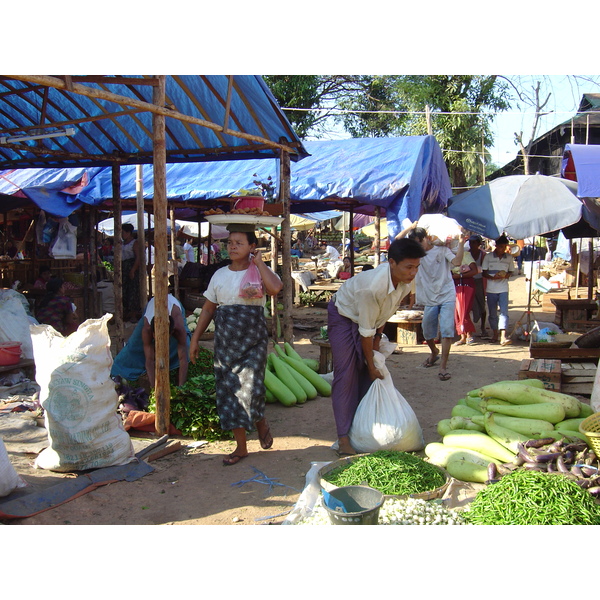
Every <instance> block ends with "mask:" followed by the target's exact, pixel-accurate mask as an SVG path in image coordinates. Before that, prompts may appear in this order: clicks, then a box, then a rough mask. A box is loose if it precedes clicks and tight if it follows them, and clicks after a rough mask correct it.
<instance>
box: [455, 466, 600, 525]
mask: <svg viewBox="0 0 600 600" xmlns="http://www.w3.org/2000/svg"><path fill="white" fill-rule="evenodd" d="M463 518H464V519H465V520H467V521H468V522H469V523H471V524H473V525H600V506H599V505H598V504H596V502H595V500H594V498H593V497H592V495H591V494H590V493H589V492H588V491H586V490H584V489H582V488H581V487H579V485H577V483H576V482H575V481H572V480H570V479H568V478H567V477H565V476H564V475H562V474H560V473H541V472H539V471H528V470H516V471H513V472H512V473H508V474H507V475H504V476H503V477H502V479H500V481H498V482H497V483H493V484H491V485H488V486H487V487H486V488H484V489H483V490H481V491H479V492H478V493H477V495H476V496H475V499H474V500H473V502H471V505H470V508H469V510H468V511H466V512H465V513H463Z"/></svg>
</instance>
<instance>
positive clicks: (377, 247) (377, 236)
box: [374, 206, 381, 267]
mask: <svg viewBox="0 0 600 600" xmlns="http://www.w3.org/2000/svg"><path fill="white" fill-rule="evenodd" d="M380 255H381V208H380V207H379V206H376V207H375V263H374V264H375V266H376V267H377V266H379V262H380V258H379V257H380Z"/></svg>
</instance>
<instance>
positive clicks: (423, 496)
mask: <svg viewBox="0 0 600 600" xmlns="http://www.w3.org/2000/svg"><path fill="white" fill-rule="evenodd" d="M368 455H369V453H364V454H355V455H353V456H345V457H343V458H339V459H338V460H334V461H333V462H330V463H329V464H327V465H325V466H324V467H321V468H320V469H319V472H318V477H319V484H320V485H321V487H322V488H323V489H324V490H325V491H327V492H330V491H331V490H335V489H336V488H337V486H335V485H333V484H332V483H330V482H329V481H327V480H326V479H325V476H326V475H327V474H328V473H330V472H331V471H333V470H334V469H337V468H338V467H342V466H345V465H347V464H348V463H351V462H352V461H354V460H356V459H357V458H360V457H362V456H368ZM438 468H439V469H440V471H442V472H443V474H444V476H445V477H446V483H444V484H443V485H442V486H440V487H438V488H436V489H434V490H429V491H425V492H419V493H416V494H404V495H390V494H385V498H399V499H406V498H418V499H420V500H435V499H436V498H441V497H442V496H443V495H444V492H445V491H446V489H447V488H448V486H449V485H450V479H451V478H450V476H449V475H448V473H447V472H446V471H445V470H444V469H442V468H441V467H438ZM365 485H366V484H365Z"/></svg>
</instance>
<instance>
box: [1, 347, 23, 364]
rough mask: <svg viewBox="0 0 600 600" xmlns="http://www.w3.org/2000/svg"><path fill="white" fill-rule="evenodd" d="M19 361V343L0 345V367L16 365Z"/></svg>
mask: <svg viewBox="0 0 600 600" xmlns="http://www.w3.org/2000/svg"><path fill="white" fill-rule="evenodd" d="M20 360H21V342H1V343H0V366H2V367H6V366H9V365H18V364H19V361H20Z"/></svg>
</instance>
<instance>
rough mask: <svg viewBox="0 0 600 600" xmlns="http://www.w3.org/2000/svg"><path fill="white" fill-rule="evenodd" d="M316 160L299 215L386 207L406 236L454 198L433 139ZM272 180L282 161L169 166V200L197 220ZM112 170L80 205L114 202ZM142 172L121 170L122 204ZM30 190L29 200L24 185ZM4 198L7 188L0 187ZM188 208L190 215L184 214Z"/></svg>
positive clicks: (334, 149) (346, 148)
mask: <svg viewBox="0 0 600 600" xmlns="http://www.w3.org/2000/svg"><path fill="white" fill-rule="evenodd" d="M304 146H305V148H306V151H308V152H309V153H310V156H308V157H306V158H304V159H303V160H300V161H298V162H296V163H292V165H291V190H290V198H291V207H290V211H291V212H292V213H295V214H298V213H316V212H323V211H327V210H338V211H349V210H353V211H354V212H355V213H356V214H363V215H370V216H372V215H374V214H375V207H380V209H381V216H384V217H387V220H388V224H389V227H390V234H391V235H396V234H397V233H399V232H400V231H401V229H402V228H401V223H402V221H403V220H404V219H410V220H411V221H415V220H418V218H419V217H420V216H421V215H422V214H423V213H439V212H441V211H442V210H443V209H444V208H445V207H446V205H447V202H448V199H449V198H450V197H451V195H452V191H451V186H450V178H449V176H448V171H447V169H446V165H445V163H444V160H443V157H442V153H441V150H440V148H439V145H438V144H437V142H436V140H435V138H434V137H433V136H409V137H397V138H352V139H345V140H335V141H312V142H305V144H304ZM269 176H270V177H271V178H272V180H273V181H274V182H275V185H276V186H277V185H278V182H279V161H278V160H276V159H273V160H231V161H218V160H216V161H213V162H197V163H176V164H169V165H167V172H166V179H167V199H168V200H169V201H173V202H175V201H176V202H178V203H180V204H179V206H180V208H179V210H180V211H181V212H178V213H177V215H176V216H177V217H178V218H184V219H187V218H190V217H191V215H192V214H193V213H194V212H195V209H194V207H195V206H198V204H199V203H204V205H205V207H206V203H207V202H210V201H213V200H218V199H222V198H227V197H230V196H232V195H235V194H236V192H238V191H239V190H241V189H248V188H250V187H252V186H253V181H254V180H260V181H266V180H267V178H268V177H269ZM111 177H112V175H111V170H110V169H108V168H107V169H104V170H102V171H100V172H99V173H97V175H96V176H94V177H90V184H89V185H88V186H87V188H85V189H84V190H82V191H81V193H80V194H79V196H78V199H79V200H80V201H82V202H86V203H89V204H100V203H102V202H104V201H106V200H108V199H110V198H111V197H112V180H111ZM136 177H137V175H136V167H135V166H134V165H125V166H123V167H121V197H122V198H123V199H130V200H134V199H135V198H136V195H137V188H136ZM22 190H23V191H24V192H25V193H27V189H26V186H25V185H24V184H23V186H22ZM0 193H2V188H0ZM153 194H154V191H153V169H152V166H151V165H144V167H143V195H144V198H145V199H146V200H150V199H152V198H153ZM184 205H187V206H188V207H189V208H190V210H189V214H187V215H186V214H183V211H184V210H185V209H183V208H181V207H182V206H184Z"/></svg>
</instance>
